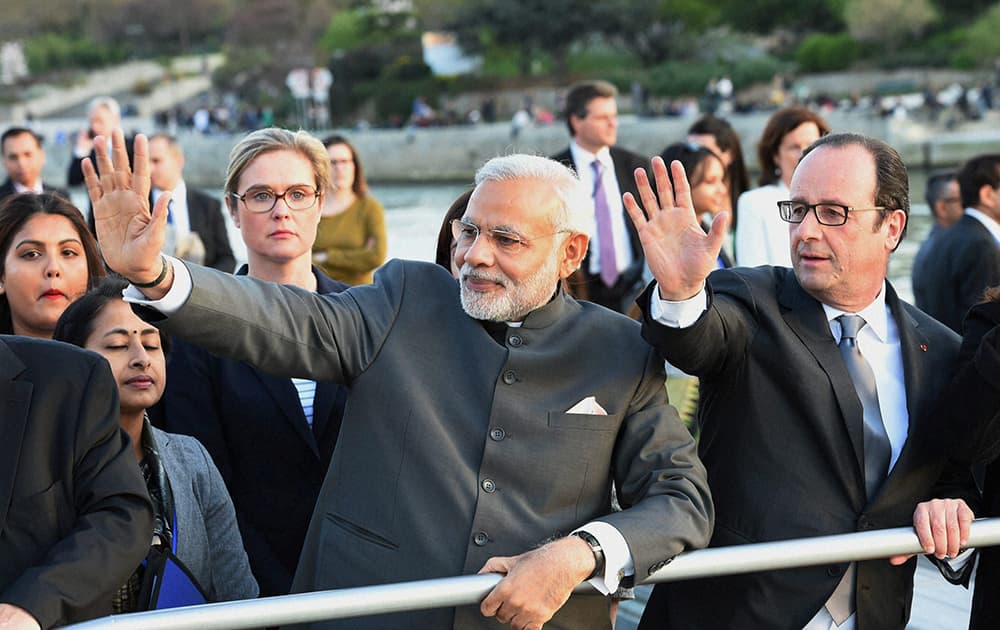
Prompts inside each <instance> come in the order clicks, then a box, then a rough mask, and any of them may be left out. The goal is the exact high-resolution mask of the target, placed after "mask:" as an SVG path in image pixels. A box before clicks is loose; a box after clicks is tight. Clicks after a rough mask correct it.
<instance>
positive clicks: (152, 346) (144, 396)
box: [84, 300, 167, 415]
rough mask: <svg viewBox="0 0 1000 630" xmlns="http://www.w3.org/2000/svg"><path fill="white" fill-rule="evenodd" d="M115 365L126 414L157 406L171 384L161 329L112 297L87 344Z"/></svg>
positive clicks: (122, 409) (95, 323) (115, 373)
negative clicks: (168, 377)
mask: <svg viewBox="0 0 1000 630" xmlns="http://www.w3.org/2000/svg"><path fill="white" fill-rule="evenodd" d="M84 347H85V348H87V349H88V350H93V351H94V352H96V353H98V354H100V355H101V356H103V357H104V358H105V359H107V360H108V363H110V364H111V372H112V374H114V377H115V382H116V383H118V401H119V406H120V407H121V412H122V415H125V414H128V413H136V412H140V413H141V412H142V411H143V410H145V409H148V408H149V407H151V406H153V405H154V404H155V403H156V402H157V401H158V400H160V396H162V395H163V389H164V387H166V385H167V379H166V374H167V371H166V360H165V359H164V356H163V348H161V347H160V332H159V331H158V330H157V329H156V328H154V327H152V326H150V325H149V324H147V323H146V322H144V321H142V320H141V319H139V317H138V316H137V315H136V314H135V313H134V312H132V307H130V306H129V305H128V304H127V303H126V302H125V301H124V300H111V301H110V302H108V303H107V304H105V305H104V308H102V309H101V311H100V313H98V315H97V317H96V318H95V319H94V322H93V331H92V332H91V333H90V336H89V337H87V343H86V345H85V346H84Z"/></svg>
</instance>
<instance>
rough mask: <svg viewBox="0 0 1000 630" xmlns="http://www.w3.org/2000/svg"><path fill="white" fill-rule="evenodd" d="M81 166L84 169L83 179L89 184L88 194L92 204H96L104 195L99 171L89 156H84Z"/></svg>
mask: <svg viewBox="0 0 1000 630" xmlns="http://www.w3.org/2000/svg"><path fill="white" fill-rule="evenodd" d="M80 168H82V169H83V181H84V182H85V183H86V185H87V196H88V197H90V204H91V205H94V204H96V203H97V201H98V200H99V199H100V198H101V197H103V196H104V190H103V189H102V188H101V180H100V179H99V178H98V177H97V172H96V171H94V164H93V162H91V161H90V158H89V157H86V158H83V161H82V162H81V163H80Z"/></svg>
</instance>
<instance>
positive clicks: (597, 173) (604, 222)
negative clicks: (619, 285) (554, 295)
mask: <svg viewBox="0 0 1000 630" xmlns="http://www.w3.org/2000/svg"><path fill="white" fill-rule="evenodd" d="M590 166H591V168H593V169H594V216H595V217H596V218H597V242H598V245H599V247H600V251H598V256H599V258H598V262H599V263H600V265H601V280H603V281H604V284H605V285H607V286H608V287H613V286H615V283H616V282H618V260H617V259H616V257H615V235H614V233H613V232H612V231H611V208H609V207H608V197H607V195H605V194H604V180H603V178H602V177H601V174H602V173H603V170H604V169H602V168H601V163H600V161H598V160H594V161H593V162H591V163H590Z"/></svg>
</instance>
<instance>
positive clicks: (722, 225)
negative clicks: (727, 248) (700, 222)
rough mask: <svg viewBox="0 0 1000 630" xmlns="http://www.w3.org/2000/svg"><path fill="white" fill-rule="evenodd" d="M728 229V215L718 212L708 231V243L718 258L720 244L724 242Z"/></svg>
mask: <svg viewBox="0 0 1000 630" xmlns="http://www.w3.org/2000/svg"><path fill="white" fill-rule="evenodd" d="M728 229H729V213H728V212H720V213H719V214H718V215H717V216H716V217H715V219H714V220H713V221H712V227H711V228H709V230H708V243H709V245H710V246H711V247H712V248H713V249H714V250H715V253H716V256H718V253H719V250H721V249H722V243H723V242H724V241H725V240H726V232H727V230H728Z"/></svg>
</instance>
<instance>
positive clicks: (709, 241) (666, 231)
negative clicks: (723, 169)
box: [623, 157, 729, 301]
mask: <svg viewBox="0 0 1000 630" xmlns="http://www.w3.org/2000/svg"><path fill="white" fill-rule="evenodd" d="M670 168H671V169H672V172H673V176H674V183H675V184H676V190H675V189H674V188H675V187H674V186H671V185H670V177H669V176H668V175H667V166H666V164H664V163H663V160H662V159H661V158H659V157H654V158H653V163H652V170H653V177H654V178H655V180H656V193H654V192H653V188H652V186H650V183H649V178H648V177H647V175H646V171H645V170H644V169H641V168H639V169H636V171H635V183H636V185H637V187H638V189H639V198H640V199H641V200H642V206H640V205H639V203H638V202H637V201H636V199H635V197H634V196H632V194H631V193H625V196H624V197H623V201H624V204H625V209H626V210H627V211H628V214H629V216H630V217H632V222H633V223H635V227H636V230H637V231H638V233H639V241H640V242H641V243H642V250H643V252H644V253H645V255H646V263H647V264H648V265H649V269H650V271H652V272H653V277H654V278H656V283H657V285H658V286H659V291H660V297H661V298H663V299H665V300H672V301H681V300H686V299H688V298H691V297H694V296H695V295H696V294H697V293H698V291H700V290H701V288H702V286H704V284H705V278H707V277H708V274H709V273H711V272H712V270H714V269H715V268H716V261H717V260H718V258H719V250H720V249H722V241H723V239H724V237H725V234H726V228H727V227H728V225H729V215H728V214H726V213H724V212H723V213H720V214H719V215H718V216H717V217H716V218H715V221H714V222H713V223H712V227H711V229H710V230H709V232H708V234H705V231H704V230H703V229H702V228H701V224H700V223H699V222H698V217H697V216H696V214H695V211H694V203H693V202H692V201H691V186H690V184H688V180H687V175H686V174H685V173H684V167H683V166H682V165H681V163H680V162H678V161H676V160H675V161H674V162H673V163H672V164H671V165H670Z"/></svg>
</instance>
